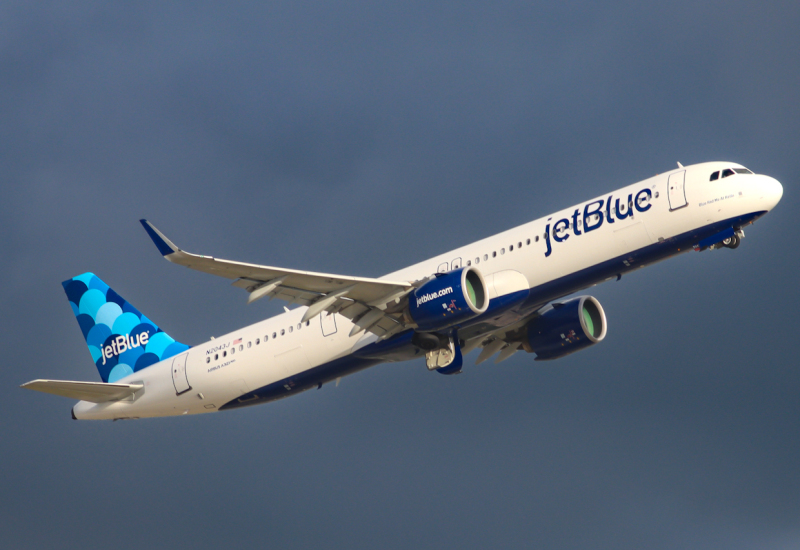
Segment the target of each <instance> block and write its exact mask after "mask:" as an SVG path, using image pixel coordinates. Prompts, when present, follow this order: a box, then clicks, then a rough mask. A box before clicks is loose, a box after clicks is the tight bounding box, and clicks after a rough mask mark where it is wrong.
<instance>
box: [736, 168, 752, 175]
mask: <svg viewBox="0 0 800 550" xmlns="http://www.w3.org/2000/svg"><path fill="white" fill-rule="evenodd" d="M733 171H734V172H736V173H737V174H752V172H751V171H750V170H748V169H747V168H734V169H733Z"/></svg>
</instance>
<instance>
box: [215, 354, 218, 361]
mask: <svg viewBox="0 0 800 550" xmlns="http://www.w3.org/2000/svg"><path fill="white" fill-rule="evenodd" d="M217 360H219V353H215V354H214V361H217Z"/></svg>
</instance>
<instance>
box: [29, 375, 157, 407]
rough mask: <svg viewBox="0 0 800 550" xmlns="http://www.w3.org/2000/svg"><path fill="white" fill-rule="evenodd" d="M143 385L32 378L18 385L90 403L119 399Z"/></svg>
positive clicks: (131, 393) (130, 394)
mask: <svg viewBox="0 0 800 550" xmlns="http://www.w3.org/2000/svg"><path fill="white" fill-rule="evenodd" d="M143 387H144V385H142V384H106V383H103V382H73V381H71V380H32V381H30V382H26V383H24V384H22V385H21V386H20V388H25V389H28V390H36V391H41V392H44V393H52V394H54V395H61V396H64V397H70V398H72V399H78V400H80V401H91V402H92V403H105V402H106V401H120V400H122V399H125V398H127V397H130V396H132V395H133V394H135V393H136V392H137V391H139V390H141V389H142V388H143Z"/></svg>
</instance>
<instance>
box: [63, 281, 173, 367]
mask: <svg viewBox="0 0 800 550" xmlns="http://www.w3.org/2000/svg"><path fill="white" fill-rule="evenodd" d="M61 284H62V285H63V286H64V291H65V292H66V293H67V298H68V299H69V305H70V306H72V311H73V313H75V317H76V318H77V319H78V325H80V327H81V332H82V333H83V337H84V338H85V339H86V345H88V346H89V352H90V353H91V354H92V359H93V360H94V364H95V366H96V367H97V370H98V372H100V378H102V379H103V382H116V381H117V380H120V379H122V378H124V377H126V376H128V375H129V374H132V373H134V372H137V371H140V370H142V369H144V368H147V367H149V366H150V365H152V364H154V363H158V362H159V361H163V360H164V359H168V358H169V357H172V356H173V355H177V354H179V353H181V352H183V351H186V350H187V349H189V346H187V345H186V344H181V343H180V342H176V341H175V339H173V338H171V337H170V336H169V335H168V334H167V333H166V332H164V331H163V330H161V329H160V328H158V325H156V324H155V323H154V322H153V321H151V320H150V319H148V318H147V317H146V316H145V315H142V314H141V313H140V312H139V310H138V309H136V308H135V307H133V306H132V305H131V304H129V303H128V302H127V301H126V300H125V299H124V298H122V297H121V296H120V295H119V294H117V293H116V292H114V290H113V289H111V288H109V286H108V285H107V284H105V283H104V282H103V281H101V280H100V278H99V277H97V275H95V274H94V273H84V274H83V275H78V276H76V277H73V278H72V279H69V280H68V281H64V282H63V283H61Z"/></svg>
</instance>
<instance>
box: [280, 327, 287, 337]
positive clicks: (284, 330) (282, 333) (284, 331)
mask: <svg viewBox="0 0 800 550" xmlns="http://www.w3.org/2000/svg"><path fill="white" fill-rule="evenodd" d="M284 334H286V329H284V328H282V329H281V336H283V335H284Z"/></svg>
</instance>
